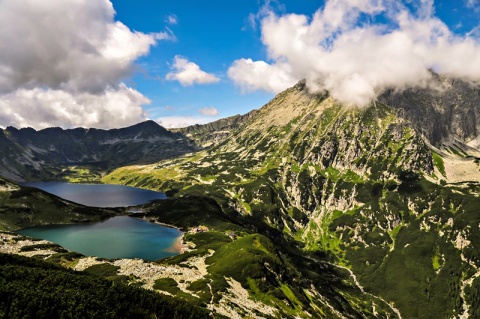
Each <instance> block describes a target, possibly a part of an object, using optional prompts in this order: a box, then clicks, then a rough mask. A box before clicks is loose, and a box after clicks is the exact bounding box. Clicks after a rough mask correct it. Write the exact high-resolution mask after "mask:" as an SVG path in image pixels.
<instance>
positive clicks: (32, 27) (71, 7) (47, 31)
mask: <svg viewBox="0 0 480 319" xmlns="http://www.w3.org/2000/svg"><path fill="white" fill-rule="evenodd" d="M114 15H115V11H114V9H113V6H112V3H111V2H110V1H109V0H97V1H89V0H75V1H73V0H66V1H60V2H59V1H24V0H2V1H1V2H0V26H1V28H0V105H2V107H1V108H0V126H6V125H14V126H32V127H35V128H43V127H46V126H66V127H71V126H85V125H90V126H96V127H104V128H109V127H117V126H119V125H128V124H133V123H135V122H136V121H138V120H142V119H144V116H143V115H142V114H143V109H142V107H141V106H142V104H144V103H148V99H147V98H145V97H144V96H143V95H142V94H140V93H139V92H137V91H135V90H133V89H130V88H127V87H126V86H125V85H123V84H122V83H121V79H122V78H124V77H125V76H128V75H130V74H131V72H132V69H133V63H134V61H135V60H136V59H137V58H139V57H140V56H143V55H146V54H148V53H149V50H150V47H151V46H153V45H155V44H156V43H157V42H158V41H159V40H166V39H171V38H172V37H173V35H172V34H171V33H170V32H159V33H151V34H145V33H142V32H135V31H131V30H130V29H129V28H128V27H127V26H125V25H124V24H123V23H121V22H120V21H114ZM27 97H28V98H29V99H30V101H31V102H28V99H27ZM110 98H112V100H110ZM112 103H115V106H113V105H112ZM67 110H68V112H71V114H69V115H68V116H67V115H66V113H65V112H67ZM29 112H30V114H31V113H34V114H37V115H38V118H41V119H42V120H40V121H37V120H36V119H34V118H32V117H31V116H28V114H29ZM128 113H130V114H135V116H133V117H132V118H131V119H128V118H125V117H124V115H125V114H128ZM107 118H109V121H107V120H106V119H107Z"/></svg>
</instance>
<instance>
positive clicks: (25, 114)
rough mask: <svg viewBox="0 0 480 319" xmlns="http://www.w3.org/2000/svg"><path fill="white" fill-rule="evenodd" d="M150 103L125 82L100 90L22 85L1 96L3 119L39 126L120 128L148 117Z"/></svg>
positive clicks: (11, 123) (18, 125) (23, 124)
mask: <svg viewBox="0 0 480 319" xmlns="http://www.w3.org/2000/svg"><path fill="white" fill-rule="evenodd" d="M149 103H150V101H149V100H148V99H147V98H145V97H144V96H143V95H142V94H140V93H139V92H137V91H135V90H133V89H131V88H128V87H126V86H125V85H123V84H121V85H120V86H119V87H117V88H107V89H106V90H105V91H104V92H102V93H101V94H94V93H89V92H82V93H75V94H72V93H69V92H67V91H62V90H53V89H41V88H34V89H19V90H16V91H14V92H11V93H7V94H3V95H1V96H0V123H9V124H8V125H13V126H17V127H34V128H37V129H40V128H46V127H53V126H63V125H64V123H68V124H69V125H68V126H71V127H79V126H83V127H102V128H118V127H124V126H128V125H131V124H133V123H138V122H140V121H143V120H145V119H146V117H145V113H144V110H143V109H142V105H145V104H149ZM12 105H14V106H15V107H14V108H12ZM62 124H63V125H62Z"/></svg>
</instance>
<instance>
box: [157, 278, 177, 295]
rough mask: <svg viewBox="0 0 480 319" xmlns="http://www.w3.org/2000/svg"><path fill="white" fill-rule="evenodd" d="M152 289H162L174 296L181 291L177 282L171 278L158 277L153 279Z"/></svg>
mask: <svg viewBox="0 0 480 319" xmlns="http://www.w3.org/2000/svg"><path fill="white" fill-rule="evenodd" d="M153 289H157V290H163V291H166V292H169V293H171V294H172V295H174V296H175V295H178V294H179V293H181V290H180V288H178V284H177V282H176V281H175V280H174V279H172V278H160V279H157V280H155V284H154V285H153Z"/></svg>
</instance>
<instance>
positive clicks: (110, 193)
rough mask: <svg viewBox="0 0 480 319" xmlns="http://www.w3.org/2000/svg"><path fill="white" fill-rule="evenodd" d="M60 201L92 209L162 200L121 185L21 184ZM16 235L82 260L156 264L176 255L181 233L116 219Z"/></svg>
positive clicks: (27, 230)
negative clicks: (53, 245) (56, 246)
mask: <svg viewBox="0 0 480 319" xmlns="http://www.w3.org/2000/svg"><path fill="white" fill-rule="evenodd" d="M24 185H26V186H31V187H36V188H40V189H42V190H44V191H46V192H49V193H51V194H54V195H56V196H59V197H61V198H64V199H67V200H70V201H73V202H76V203H80V204H83V205H87V206H95V207H126V206H133V205H141V204H145V203H148V202H149V201H152V200H158V199H165V198H166V196H165V194H163V193H159V192H153V191H148V190H144V189H139V188H134V187H127V186H122V185H106V184H69V183H62V182H35V183H25V184H24ZM16 232H17V233H19V234H21V235H25V236H30V237H34V238H41V239H46V240H48V241H51V242H54V243H57V244H59V245H61V246H63V247H64V248H66V249H68V250H70V251H75V252H78V253H81V254H83V255H86V256H96V257H101V258H141V259H145V260H157V259H161V258H165V257H169V256H175V255H178V254H179V251H178V249H177V248H178V247H177V248H176V247H174V246H175V243H176V240H177V239H178V238H179V237H180V236H182V234H183V233H182V232H181V231H179V230H177V229H175V228H171V227H166V226H162V225H158V224H153V223H150V222H147V221H144V220H141V219H136V218H132V217H127V216H117V217H113V218H110V219H108V220H106V221H103V222H98V223H91V224H73V225H48V226H36V227H28V228H23V229H20V230H18V231H16Z"/></svg>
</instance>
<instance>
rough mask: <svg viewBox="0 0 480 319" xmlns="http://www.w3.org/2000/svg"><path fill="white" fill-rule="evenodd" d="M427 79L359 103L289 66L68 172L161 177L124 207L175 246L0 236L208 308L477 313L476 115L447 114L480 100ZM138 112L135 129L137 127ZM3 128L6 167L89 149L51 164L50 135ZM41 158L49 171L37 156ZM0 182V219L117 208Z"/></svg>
mask: <svg viewBox="0 0 480 319" xmlns="http://www.w3.org/2000/svg"><path fill="white" fill-rule="evenodd" d="M437 81H438V85H443V86H444V87H445V88H444V90H442V91H434V90H430V89H428V88H425V89H418V90H414V91H409V90H405V91H404V92H400V93H393V92H388V93H386V94H385V95H384V96H382V97H380V98H379V99H378V101H377V102H375V103H372V104H371V105H369V106H368V107H367V108H364V109H359V108H353V107H345V106H343V105H341V104H339V103H338V102H336V101H335V100H334V99H333V98H332V97H330V96H329V95H328V94H327V93H325V94H320V95H319V94H310V93H308V92H307V90H306V87H305V83H304V82H299V83H298V84H297V85H295V86H294V87H292V88H290V89H287V90H286V91H284V92H282V93H280V94H278V95H277V96H276V97H275V98H274V99H273V100H272V101H271V102H269V103H268V104H266V105H265V106H264V107H262V108H261V109H259V110H256V111H254V112H251V113H249V114H247V115H245V116H243V117H234V118H231V119H225V120H220V121H217V122H214V123H211V124H208V125H205V126H195V127H190V128H186V129H182V130H176V131H175V133H165V134H166V135H169V134H178V135H175V138H176V141H177V142H178V150H177V149H175V147H176V146H175V145H177V144H176V142H175V141H174V140H169V142H168V143H170V144H168V146H165V147H166V149H167V152H166V154H168V155H163V154H164V153H162V151H161V147H160V146H158V147H159V148H158V149H157V148H149V146H148V145H149V144H148V143H146V142H145V141H144V140H142V141H143V142H141V143H144V142H145V143H146V144H142V145H143V146H142V147H143V150H142V152H143V153H142V152H137V153H135V152H133V153H131V154H136V155H138V157H137V158H134V155H130V157H129V159H128V161H127V160H121V161H119V160H117V161H116V162H115V164H109V165H107V166H104V167H103V168H99V166H96V168H95V169H96V170H97V173H95V174H91V175H89V174H84V175H83V179H82V181H84V182H96V183H107V184H122V185H128V186H134V187H140V188H144V189H149V190H156V191H162V192H165V193H166V194H167V196H168V198H167V199H164V200H160V201H155V202H152V203H147V204H142V205H138V206H136V207H135V208H134V209H135V210H137V211H139V212H140V213H136V214H135V217H137V218H140V219H144V220H146V221H149V222H152V223H163V224H168V225H173V226H176V227H178V228H181V229H182V230H184V231H185V235H184V237H183V241H184V245H185V247H186V248H187V249H185V250H184V252H183V253H182V254H180V255H177V256H173V257H170V258H166V259H161V260H158V261H155V262H144V261H141V260H137V259H133V260H129V259H118V260H115V259H99V258H93V257H85V256H81V255H78V254H74V253H69V252H65V251H60V252H59V251H56V250H55V249H57V250H58V249H60V248H58V247H57V248H55V247H56V246H55V245H51V243H47V242H41V244H40V246H38V247H37V248H34V247H33V246H35V244H34V243H33V242H28V241H25V244H24V246H21V245H20V244H18V243H19V242H21V240H20V239H15V236H16V235H13V234H11V233H5V234H3V235H2V236H3V237H2V238H3V242H4V244H3V246H2V247H4V248H1V249H2V252H10V253H12V252H13V253H16V254H24V255H29V256H30V255H33V253H31V251H32V250H33V251H35V250H37V249H38V254H37V253H35V255H38V257H37V258H42V259H46V260H47V261H50V262H54V263H57V264H61V265H63V266H66V267H68V268H71V269H76V270H83V271H91V272H93V273H97V274H99V275H101V276H103V277H105V278H107V279H108V280H113V281H115V282H123V283H127V284H129V285H130V286H142V287H144V288H147V289H153V290H155V291H157V292H159V293H160V294H165V295H169V296H175V298H177V299H180V300H184V301H186V302H187V303H188V304H191V305H195V306H200V307H203V308H204V309H207V310H208V311H210V312H212V313H213V314H214V315H215V316H216V317H219V318H222V317H228V318H234V317H239V318H241V317H245V316H249V317H252V318H280V317H281V318H285V317H288V318H290V317H292V318H293V317H297V318H310V317H315V318H477V317H478V316H480V313H478V309H479V307H478V298H477V296H478V294H479V293H480V291H479V287H480V282H479V276H478V274H479V267H480V255H479V253H478V252H479V251H480V250H479V249H480V246H479V245H480V237H479V236H480V235H479V234H480V229H479V227H480V215H479V214H478V211H479V209H480V198H479V195H480V193H479V192H480V184H479V177H480V164H479V158H478V157H477V156H478V153H479V151H478V150H477V149H476V148H475V141H476V139H477V137H478V136H477V128H478V129H480V122H479V123H478V124H477V123H476V121H477V120H476V119H477V118H478V119H480V116H475V117H472V116H469V117H462V115H461V114H463V112H464V107H466V108H468V113H469V114H470V113H473V114H479V113H478V111H479V110H477V109H476V108H477V107H478V105H480V101H477V100H478V97H477V96H478V94H475V92H478V88H475V87H472V86H470V85H469V84H467V83H463V82H461V81H453V80H450V79H448V78H441V77H439V78H438V79H437ZM467 97H468V98H467ZM428 101H434V103H433V104H434V105H435V110H430V111H428V108H429V105H430V104H428V103H429V102H428ZM460 103H465V105H466V106H465V105H464V104H462V106H460ZM426 117H428V120H427V119H426ZM472 118H473V120H474V122H472ZM426 122H428V123H429V124H427V125H424V123H426ZM431 123H433V124H431ZM147 124H148V125H147V126H145V127H148V128H150V127H154V125H153V124H151V123H147ZM430 124H431V125H430ZM141 128H142V124H139V125H137V126H136V127H135V130H138V131H135V133H134V135H135V136H143V135H142V134H144V133H141V131H142V129H141ZM122 130H123V129H122ZM122 130H118V131H115V132H110V131H107V132H102V134H103V135H105V136H109V140H110V141H112V143H111V144H109V145H110V146H109V150H110V151H109V152H114V150H116V151H115V152H117V153H112V154H111V155H109V156H112V157H114V158H121V156H122V154H123V152H124V151H125V150H127V149H130V147H133V146H131V144H135V143H137V142H132V141H130V142H128V141H126V140H125V139H120V138H117V137H116V136H115V134H114V133H118V132H122ZM129 130H131V129H129ZM9 131H10V132H13V131H12V129H10V130H9ZM20 131H21V130H20ZM47 131H48V130H47ZM74 131H75V130H74ZM6 132H7V133H8V130H7V131H6ZM72 132H73V131H72ZM3 134H4V135H5V132H4V133H3ZM10 134H12V135H11V137H9V142H8V143H11V142H12V141H15V143H16V144H15V145H17V146H15V147H16V148H17V149H18V150H22V151H21V152H20V151H19V152H17V153H15V154H23V155H16V156H20V157H19V158H24V159H25V161H27V160H28V161H30V163H32V167H33V168H32V167H31V168H28V166H25V167H26V169H27V170H28V171H22V170H21V169H17V168H15V169H13V168H9V167H4V168H3V169H2V172H7V173H6V174H5V175H6V176H5V177H7V178H8V177H9V176H10V177H12V176H13V175H15V177H16V179H17V180H25V179H31V177H32V176H37V178H38V179H43V176H49V177H48V178H47V179H49V180H63V181H65V180H67V181H68V180H70V181H72V180H75V179H76V178H77V177H78V173H79V170H78V167H83V166H82V165H85V167H86V166H87V165H91V162H89V161H90V160H91V159H94V158H95V159H100V155H95V156H94V155H91V157H89V158H88V159H85V162H83V163H82V162H78V161H79V158H80V157H76V158H75V159H74V160H72V161H71V163H73V162H74V161H75V165H76V167H77V168H76V169H75V170H74V169H72V170H65V169H64V168H62V165H64V164H65V158H69V160H70V159H73V157H72V156H73V155H68V156H67V153H62V152H58V150H59V149H60V148H59V147H55V150H56V151H52V152H53V153H54V154H56V155H55V156H53V155H52V156H50V153H49V152H47V151H41V150H39V149H36V150H34V149H33V148H32V147H31V146H28V147H29V148H28V149H29V151H26V150H27V148H26V147H25V145H29V144H28V143H26V142H25V143H24V142H21V141H26V137H24V138H23V140H21V139H20V137H18V134H19V133H15V134H17V135H15V134H13V133H10ZM32 134H33V133H32ZM41 134H44V133H41ZM68 134H70V133H68ZM82 134H87V133H85V131H82ZM122 134H124V133H122ZM145 134H146V133H145ZM152 134H153V133H152ZM7 135H8V134H7ZM14 135H15V136H16V137H13V136H14ZM87 135H88V134H87ZM103 135H102V136H103ZM32 136H33V135H32ZM29 138H30V139H31V141H33V140H34V138H33V137H29ZM103 141H104V142H101V143H104V144H105V140H103ZM113 141H116V142H113ZM12 143H13V142H12ZM22 143H23V144H22ZM32 143H33V142H32ZM55 143H56V142H52V145H54V144H55ZM92 143H93V144H92V145H100V144H95V143H97V142H95V143H94V142H92ZM152 143H154V142H152ZM117 144H118V145H117ZM8 145H11V144H8ZM135 145H137V144H135ZM138 145H140V144H138ZM185 145H189V148H185ZM12 147H13V146H12ZM45 149H52V146H46V148H45ZM33 151H35V152H36V154H37V155H35V156H38V157H39V156H40V155H41V156H43V157H42V159H41V160H42V162H41V163H42V165H43V164H45V166H42V168H41V169H37V168H35V165H33V163H34V162H35V159H34V158H33V157H31V156H30V155H28V156H27V155H26V154H33ZM22 152H23V153H22ZM56 152H58V153H56ZM65 152H70V151H69V150H68V149H67V150H65ZM92 152H93V151H92ZM99 152H100V153H99V154H101V151H100V149H99ZM12 154H13V153H12ZM92 154H93V153H92ZM139 154H140V155H139ZM141 154H147V156H146V157H143V156H141ZM22 156H23V157H22ZM29 156H30V157H29ZM101 156H104V155H101ZM105 156H106V155H105ZM56 157H58V158H61V159H62V160H61V161H60V160H58V162H56V159H55V158H56ZM12 158H13V157H12ZM104 158H106V157H104ZM17 160H18V158H17V159H16V161H17ZM18 161H19V162H20V160H18ZM5 162H6V161H5V160H4V163H5ZM130 164H131V165H130ZM49 165H51V166H52V167H56V170H57V171H62V174H56V175H54V174H50V173H47V172H44V171H43V170H45V167H50V166H49ZM69 165H70V164H69ZM72 165H73V164H72ZM53 171H55V170H53ZM9 174H10V175H9ZM12 174H13V175H12ZM35 174H36V175H35ZM2 185H3V186H2V191H1V192H0V196H1V197H0V199H1V201H2V202H1V205H2V206H1V207H2V208H1V209H2V213H0V223H1V225H3V229H4V230H14V229H18V228H20V227H25V226H31V225H42V224H52V223H72V222H80V221H82V222H83V221H87V220H88V221H95V220H99V219H103V218H106V216H114V215H122V214H126V210H125V209H119V208H95V209H93V208H89V207H83V206H81V205H77V204H73V203H69V202H66V201H64V200H61V199H58V198H56V197H52V196H50V195H48V194H46V193H43V192H41V191H38V190H34V189H30V188H24V187H22V186H18V185H17V184H16V183H15V182H13V181H11V180H6V179H5V180H2ZM38 201H41V202H42V203H43V202H46V203H50V202H51V203H52V204H51V205H52V206H51V207H55V208H54V209H53V208H48V209H44V208H45V206H44V205H43V204H42V205H39V204H37V202H38ZM49 207H50V206H49ZM26 209H28V212H27V210H26ZM55 211H58V214H57V213H55ZM62 211H65V212H67V214H66V215H61V213H60V212H62ZM86 212H89V213H86ZM22 240H24V239H22ZM5 243H7V244H5ZM8 243H10V244H8ZM42 245H46V246H42ZM6 247H10V248H6ZM22 247H24V248H22ZM25 247H26V248H25ZM28 247H31V249H29V248H28ZM42 247H43V248H52V247H53V248H54V250H48V249H40V248H42Z"/></svg>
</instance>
